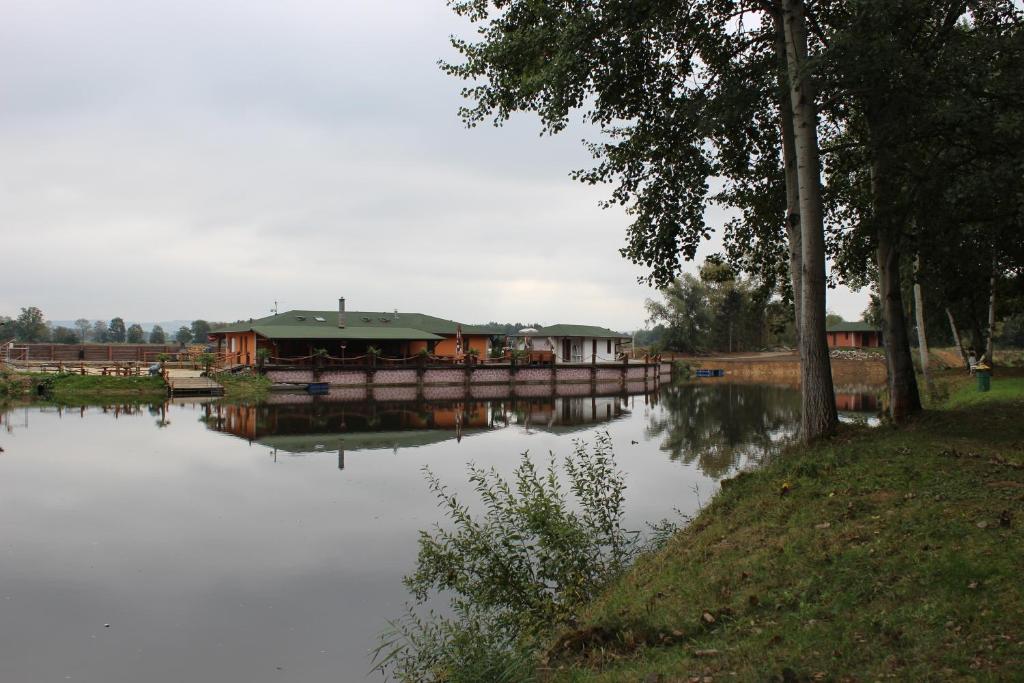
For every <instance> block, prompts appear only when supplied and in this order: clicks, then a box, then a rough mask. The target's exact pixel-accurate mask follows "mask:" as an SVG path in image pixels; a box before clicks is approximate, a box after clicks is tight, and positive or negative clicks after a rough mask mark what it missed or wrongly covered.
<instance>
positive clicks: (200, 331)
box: [192, 320, 210, 344]
mask: <svg viewBox="0 0 1024 683" xmlns="http://www.w3.org/2000/svg"><path fill="white" fill-rule="evenodd" d="M209 334H210V323H208V322H206V321H205V320H193V321H192V339H193V340H194V341H195V342H196V343H197V344H200V343H203V344H205V343H206V339H207V337H208V336H209Z"/></svg>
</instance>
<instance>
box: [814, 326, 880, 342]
mask: <svg viewBox="0 0 1024 683" xmlns="http://www.w3.org/2000/svg"><path fill="white" fill-rule="evenodd" d="M825 336H826V337H827V339H828V346H829V348H830V349H838V348H873V347H878V346H881V345H882V331H881V330H880V329H878V328H877V327H875V326H874V325H872V324H870V323H864V322H855V323H847V322H842V323H836V324H835V325H829V326H828V328H827V329H826V330H825Z"/></svg>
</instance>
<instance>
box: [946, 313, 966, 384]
mask: <svg viewBox="0 0 1024 683" xmlns="http://www.w3.org/2000/svg"><path fill="white" fill-rule="evenodd" d="M946 317H947V318H949V329H950V330H951V331H952V332H953V343H954V344H956V350H957V351H959V352H960V360H962V361H963V363H964V369H965V370H967V369H969V368H970V363H968V362H967V352H966V351H965V350H964V345H963V342H961V341H960V330H958V329H957V328H956V319H955V318H953V311H951V310H949V307H948V306H947V307H946Z"/></svg>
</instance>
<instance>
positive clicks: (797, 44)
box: [782, 0, 838, 442]
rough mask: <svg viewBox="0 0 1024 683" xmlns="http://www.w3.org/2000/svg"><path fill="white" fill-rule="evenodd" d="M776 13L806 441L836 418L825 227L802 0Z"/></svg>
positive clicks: (786, 2) (786, 0)
mask: <svg viewBox="0 0 1024 683" xmlns="http://www.w3.org/2000/svg"><path fill="white" fill-rule="evenodd" d="M782 12H783V26H784V28H785V35H786V63H787V66H788V73H789V83H790V88H789V92H790V102H791V104H792V106H793V132H794V137H793V141H794V149H795V150H796V160H797V179H798V182H799V189H798V192H799V195H800V261H801V276H800V290H801V302H800V303H801V308H800V382H801V392H800V393H801V402H802V406H801V407H802V414H801V420H800V436H801V438H802V439H803V440H804V441H805V442H807V441H812V440H814V439H817V438H820V437H823V436H828V435H830V434H833V433H834V432H835V429H836V425H837V423H838V417H837V415H836V396H835V391H834V389H833V387H832V365H831V362H830V360H829V350H828V341H827V340H826V337H825V227H824V218H823V210H822V203H821V161H820V159H819V156H818V110H817V106H816V104H815V101H814V98H815V93H814V88H813V85H812V82H811V77H810V74H809V73H808V67H807V23H806V22H807V18H806V16H805V15H804V3H803V0H783V1H782Z"/></svg>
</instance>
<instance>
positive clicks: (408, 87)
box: [0, 0, 866, 330]
mask: <svg viewBox="0 0 1024 683" xmlns="http://www.w3.org/2000/svg"><path fill="white" fill-rule="evenodd" d="M0 8H2V15H3V19H2V21H0V63H2V64H3V65H4V67H3V69H0V231H2V241H0V245H2V246H0V249H2V256H0V314H7V315H12V316H13V315H16V314H17V310H18V307H21V306H29V305H35V306H39V307H40V308H42V309H43V311H44V312H45V313H46V315H47V317H48V318H51V319H73V318H77V317H87V318H105V319H109V318H110V317H112V316H114V315H120V316H122V317H124V318H126V319H128V320H144V321H150V320H167V319H174V318H186V319H191V318H199V317H201V318H206V319H210V320H234V319H238V318H248V317H256V316H260V315H265V314H267V313H268V312H269V310H270V308H271V307H272V305H273V302H274V301H275V300H277V301H279V302H280V306H281V309H282V310H284V309H287V308H313V309H316V308H324V309H330V308H334V307H335V305H336V301H337V298H338V297H339V296H345V297H346V298H347V299H348V306H349V308H350V309H356V310H358V309H362V310H392V309H396V308H397V309H400V310H405V311H419V312H424V313H430V314H433V315H439V316H442V317H446V318H453V319H458V320H463V321H467V322H484V321H488V320H500V321H509V322H515V321H520V322H524V323H525V322H539V323H541V324H551V323H557V322H568V323H590V324H602V325H607V326H609V327H614V328H617V329H625V330H628V329H633V328H635V327H638V326H642V325H643V323H644V318H645V314H644V310H643V302H644V300H645V299H646V298H648V297H651V296H653V295H654V292H652V291H651V290H650V289H648V288H647V287H646V286H643V285H639V284H637V281H636V280H637V276H639V275H642V274H643V271H642V270H641V269H639V268H638V267H636V266H633V265H632V264H630V263H628V262H627V261H625V260H624V259H623V258H622V257H620V256H619V254H618V248H619V247H620V246H622V244H623V242H624V239H625V229H626V226H627V224H628V220H627V218H626V217H625V216H624V215H623V214H622V213H621V212H620V211H606V210H602V209H600V208H599V207H598V206H597V203H598V201H599V200H600V199H602V198H604V197H606V196H607V194H608V191H609V190H608V188H591V187H587V186H584V185H581V184H579V183H576V182H574V181H572V180H571V179H570V178H569V177H568V173H569V171H570V170H572V169H574V168H579V167H582V166H585V165H587V163H588V156H587V154H586V152H585V151H584V150H583V148H582V146H581V144H580V138H581V137H583V136H584V135H585V134H586V131H583V130H579V129H577V130H570V131H569V132H567V133H565V134H562V135H560V136H557V137H554V138H551V137H544V138H542V137H539V136H538V131H539V126H538V125H537V122H536V120H535V119H533V118H532V117H529V116H522V117H518V118H516V119H515V120H514V121H513V122H511V123H510V124H509V125H506V126H505V127H503V128H499V129H495V128H491V127H481V128H477V129H473V130H467V129H466V128H464V127H463V125H462V124H461V123H460V121H459V119H458V117H457V116H456V109H457V107H458V106H459V104H460V102H461V98H460V95H459V89H460V83H459V82H457V81H455V80H453V79H451V78H449V77H447V76H445V75H443V74H442V73H441V72H440V71H439V69H438V68H437V65H436V62H437V60H438V59H439V58H454V55H453V52H452V49H451V48H450V46H449V44H448V35H449V34H451V33H453V32H460V33H466V26H465V25H464V24H463V23H462V21H461V20H459V19H458V18H457V17H455V16H454V15H453V14H452V13H451V11H450V10H448V9H447V8H446V7H445V4H444V2H443V0H374V1H372V2H370V1H367V0H288V1H287V2H285V1H283V0H282V1H280V2H270V1H266V0H231V1H225V0H216V1H213V0H202V1H200V0H176V1H175V2H173V3H171V2H166V1H165V0H160V1H151V0H91V1H90V2H82V1H81V0H65V1H50V0H24V1H16V0H0ZM713 215H718V214H713ZM720 219H721V216H719V220H720ZM715 250H716V249H715V245H714V244H712V245H710V246H709V248H708V249H705V250H704V253H709V252H712V251H715ZM865 303H866V295H865V294H864V293H860V294H852V293H850V292H848V291H846V290H839V291H833V292H830V301H829V308H831V309H833V310H836V311H837V312H839V313H841V314H843V315H844V316H845V317H847V318H848V319H856V318H857V317H858V316H859V314H860V311H861V310H863V308H864V307H865Z"/></svg>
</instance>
